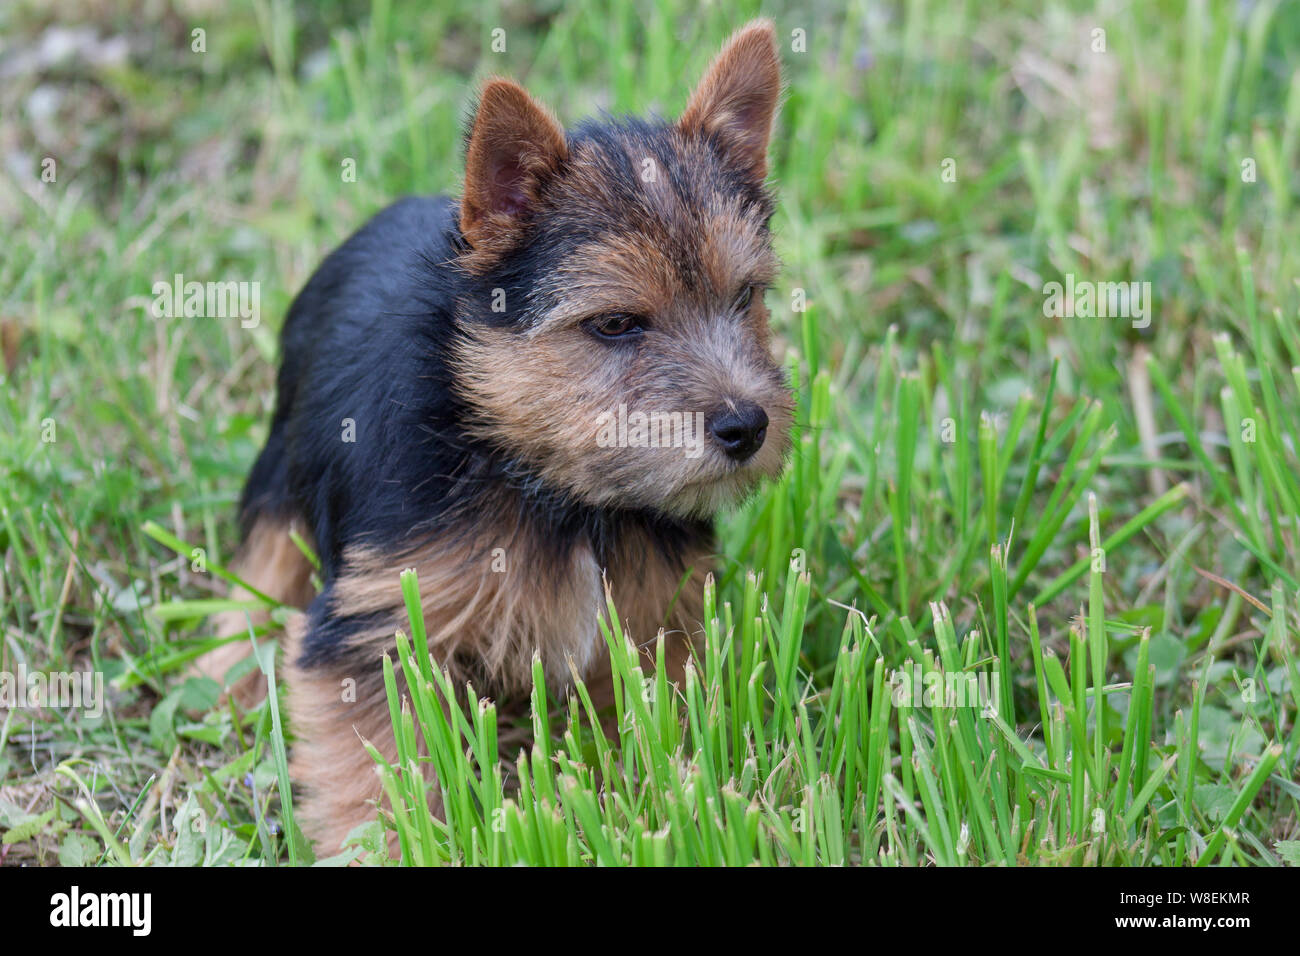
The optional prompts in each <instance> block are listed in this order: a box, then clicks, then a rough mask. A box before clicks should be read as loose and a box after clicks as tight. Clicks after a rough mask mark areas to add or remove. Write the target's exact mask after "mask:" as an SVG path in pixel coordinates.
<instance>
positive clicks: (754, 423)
mask: <svg viewBox="0 0 1300 956" xmlns="http://www.w3.org/2000/svg"><path fill="white" fill-rule="evenodd" d="M709 431H710V432H712V433H713V437H714V438H715V439H716V440H717V442H718V444H719V445H721V446H722V450H723V451H725V452H726V453H727V455H728V457H731V458H734V459H735V460H736V461H744V460H745V459H746V458H749V457H750V456H752V455H753V454H754V452H756V451H758V450H759V449H760V448H762V447H763V439H764V438H766V437H767V412H765V411H763V409H761V408H759V407H758V406H757V405H755V404H754V403H753V402H739V403H737V404H736V407H735V408H729V409H727V410H726V411H723V412H720V413H719V414H717V415H714V416H713V419H712V420H711V421H710V422H709Z"/></svg>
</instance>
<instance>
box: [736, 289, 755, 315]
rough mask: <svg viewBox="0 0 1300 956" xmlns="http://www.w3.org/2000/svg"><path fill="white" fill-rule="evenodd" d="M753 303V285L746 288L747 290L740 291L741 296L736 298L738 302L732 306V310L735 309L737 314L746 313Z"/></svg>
mask: <svg viewBox="0 0 1300 956" xmlns="http://www.w3.org/2000/svg"><path fill="white" fill-rule="evenodd" d="M753 301H754V287H753V286H752V285H747V286H745V288H743V289H741V290H740V295H738V296H736V301H735V303H734V304H733V305H732V308H733V309H735V310H736V311H737V312H744V311H745V310H746V309H748V308H749V303H751V302H753Z"/></svg>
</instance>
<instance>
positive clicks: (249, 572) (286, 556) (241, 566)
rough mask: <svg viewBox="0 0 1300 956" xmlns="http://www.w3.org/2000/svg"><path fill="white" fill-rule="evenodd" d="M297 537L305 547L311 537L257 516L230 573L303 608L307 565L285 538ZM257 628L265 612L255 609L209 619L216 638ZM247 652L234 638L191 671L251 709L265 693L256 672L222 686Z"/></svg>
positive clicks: (246, 595) (243, 594)
mask: <svg viewBox="0 0 1300 956" xmlns="http://www.w3.org/2000/svg"><path fill="white" fill-rule="evenodd" d="M291 529H292V530H293V531H294V532H295V533H297V534H298V535H299V536H300V537H301V538H302V540H303V541H304V543H307V544H308V545H309V546H310V542H311V533H310V532H309V531H308V530H307V529H306V527H305V526H304V525H303V523H302V522H296V521H294V522H291V521H283V520H275V519H267V518H263V519H261V520H259V521H257V522H256V523H255V524H254V525H253V527H252V528H251V529H249V533H248V536H247V537H246V538H245V539H244V543H243V545H242V546H241V547H240V549H239V552H238V554H236V556H235V559H234V560H233V561H232V562H231V564H230V570H231V572H232V573H234V574H235V575H236V576H237V577H239V578H241V579H242V580H244V581H246V582H247V583H248V584H249V585H250V586H251V587H254V588H256V589H257V590H258V591H260V592H261V593H262V594H265V595H266V596H267V597H269V598H273V599H274V600H276V601H279V602H280V603H281V604H287V605H289V606H291V607H297V608H305V607H306V606H307V605H308V604H309V603H310V602H311V599H312V598H313V597H314V596H315V594H316V590H315V588H314V587H313V586H312V581H311V575H312V566H311V563H310V562H309V561H308V560H307V558H306V557H305V556H304V555H303V553H302V551H301V550H300V549H299V548H298V546H297V545H296V544H295V543H294V542H293V539H292V538H290V537H289V531H290V530H291ZM230 596H231V597H233V598H236V599H238V600H241V601H246V600H252V599H253V598H254V597H255V595H253V594H251V593H250V592H249V591H247V590H245V589H244V588H241V587H236V588H234V589H232V591H231V595H230ZM250 619H251V622H252V624H253V626H254V627H260V626H261V625H263V624H265V623H266V622H267V621H268V620H269V619H270V616H269V614H268V613H267V612H266V611H265V610H262V609H260V608H256V609H252V610H250V611H248V612H247V616H245V612H244V611H223V612H222V613H220V614H216V615H213V617H212V628H213V633H214V634H215V635H216V636H218V637H230V636H233V635H247V634H248V624H249V621H250ZM251 653H252V646H251V645H250V644H249V642H248V641H247V640H235V641H232V642H231V643H229V644H223V645H222V646H221V647H218V648H216V649H215V650H212V651H209V652H208V653H206V654H204V655H203V656H202V657H200V658H199V659H198V660H196V661H195V662H194V669H195V671H196V672H197V673H199V674H202V675H204V676H206V677H211V678H212V679H213V680H215V681H216V682H217V683H218V684H220V685H221V686H222V689H223V691H224V692H225V693H228V694H231V695H232V696H234V698H235V700H237V701H238V702H239V703H240V704H241V705H242V706H244V707H252V706H254V705H255V704H256V703H257V702H258V701H260V700H261V699H262V698H263V697H264V696H265V695H266V686H265V683H264V679H263V677H262V674H261V672H260V671H257V670H254V671H253V672H252V673H249V674H245V675H244V676H243V677H240V678H239V679H237V680H236V681H235V682H234V683H233V684H230V685H227V684H226V675H227V674H228V673H229V672H230V669H231V668H233V667H234V666H235V665H236V664H238V663H239V662H240V661H242V660H245V659H246V658H247V657H248V656H249V654H251Z"/></svg>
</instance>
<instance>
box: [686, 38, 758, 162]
mask: <svg viewBox="0 0 1300 956" xmlns="http://www.w3.org/2000/svg"><path fill="white" fill-rule="evenodd" d="M780 96H781V61H780V59H779V58H778V57H777V52H776V28H775V27H773V26H772V21H771V20H754V21H753V22H751V23H749V24H747V25H746V26H745V27H743V28H741V29H740V30H739V31H738V32H737V33H736V35H735V36H733V37H732V38H731V39H730V40H729V41H727V45H726V46H725V47H723V48H722V52H721V53H719V54H718V56H717V59H715V60H714V61H713V63H712V64H710V66H709V69H708V71H707V72H706V73H705V74H704V79H702V80H700V85H699V86H697V87H696V88H695V92H694V93H692V94H691V99H690V102H689V103H687V104H686V111H685V112H684V113H682V118H681V119H680V120H678V121H677V126H678V128H679V129H680V130H681V131H682V132H683V133H686V134H688V135H699V134H702V135H705V136H716V137H717V139H718V142H719V143H720V144H721V145H722V147H723V149H724V150H725V151H726V153H727V155H728V156H729V157H730V158H731V159H733V160H734V161H735V162H736V163H738V164H739V165H740V166H741V168H743V169H745V170H746V171H747V172H749V174H750V175H751V176H753V177H754V178H755V179H758V180H761V179H763V177H764V176H766V175H767V141H768V138H769V137H770V136H771V135H772V117H773V116H774V115H775V114H776V103H777V100H778V99H779V98H780Z"/></svg>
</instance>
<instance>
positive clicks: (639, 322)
mask: <svg viewBox="0 0 1300 956" xmlns="http://www.w3.org/2000/svg"><path fill="white" fill-rule="evenodd" d="M586 326H587V328H588V329H589V330H590V331H591V333H592V334H593V335H595V336H596V337H597V338H602V339H626V338H631V337H632V336H635V335H640V334H641V333H642V332H644V331H645V323H644V320H643V319H642V318H641V316H639V315H632V314H631V313H630V312H612V313H610V314H609V315H602V316H599V317H597V318H594V319H588V320H587V322H586Z"/></svg>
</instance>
